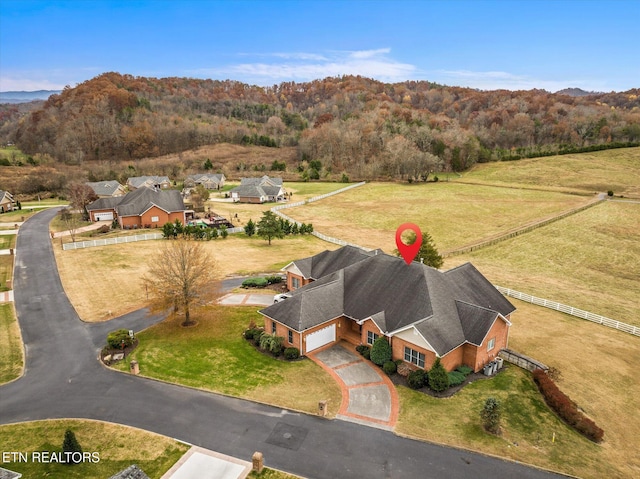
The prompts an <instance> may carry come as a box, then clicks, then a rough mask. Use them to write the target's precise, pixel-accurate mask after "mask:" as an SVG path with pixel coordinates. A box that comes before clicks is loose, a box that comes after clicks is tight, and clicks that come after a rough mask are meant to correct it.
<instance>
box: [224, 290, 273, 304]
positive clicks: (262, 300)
mask: <svg viewBox="0 0 640 479" xmlns="http://www.w3.org/2000/svg"><path fill="white" fill-rule="evenodd" d="M218 303H220V304H223V305H225V306H270V305H272V304H273V294H255V293H247V294H239V293H230V294H225V295H224V296H223V297H221V298H220V299H219V300H218Z"/></svg>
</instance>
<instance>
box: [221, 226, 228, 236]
mask: <svg viewBox="0 0 640 479" xmlns="http://www.w3.org/2000/svg"><path fill="white" fill-rule="evenodd" d="M227 236H229V231H227V227H226V226H225V225H222V226H221V227H220V237H221V238H222V239H225V238H226V237H227Z"/></svg>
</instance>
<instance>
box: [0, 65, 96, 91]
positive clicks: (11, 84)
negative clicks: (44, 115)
mask: <svg viewBox="0 0 640 479" xmlns="http://www.w3.org/2000/svg"><path fill="white" fill-rule="evenodd" d="M103 71H104V70H103V69H102V68H100V67H85V68H71V69H51V70H20V71H13V70H7V71H3V72H2V73H1V74H0V91H35V90H62V89H63V88H64V87H65V86H67V85H69V86H72V87H73V86H75V85H77V84H78V83H79V82H82V81H85V80H87V79H88V78H91V77H93V76H96V75H98V74H100V73H102V72H103Z"/></svg>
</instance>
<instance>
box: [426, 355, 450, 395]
mask: <svg viewBox="0 0 640 479" xmlns="http://www.w3.org/2000/svg"><path fill="white" fill-rule="evenodd" d="M428 377H429V387H430V388H431V389H433V390H434V391H435V392H441V391H444V390H445V389H447V388H448V387H449V374H447V370H446V369H445V368H444V366H443V365H442V363H440V358H436V361H435V362H434V363H433V367H432V368H431V370H430V371H429V374H428Z"/></svg>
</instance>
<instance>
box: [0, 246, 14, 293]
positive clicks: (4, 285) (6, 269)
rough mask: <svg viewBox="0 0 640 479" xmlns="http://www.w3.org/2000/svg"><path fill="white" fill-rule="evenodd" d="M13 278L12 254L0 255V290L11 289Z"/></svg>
mask: <svg viewBox="0 0 640 479" xmlns="http://www.w3.org/2000/svg"><path fill="white" fill-rule="evenodd" d="M12 278H13V256H10V255H8V254H3V255H0V291H9V290H10V289H11V287H10V286H11V279H12Z"/></svg>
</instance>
